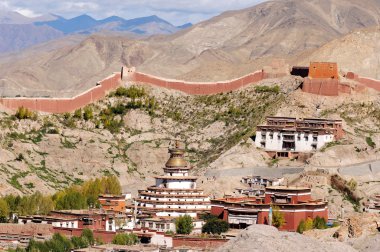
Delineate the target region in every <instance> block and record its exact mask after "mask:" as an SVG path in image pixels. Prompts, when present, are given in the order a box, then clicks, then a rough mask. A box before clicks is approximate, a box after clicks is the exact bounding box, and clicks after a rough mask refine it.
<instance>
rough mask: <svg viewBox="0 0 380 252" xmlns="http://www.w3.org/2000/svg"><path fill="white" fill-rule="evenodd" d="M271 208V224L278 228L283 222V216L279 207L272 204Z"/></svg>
mask: <svg viewBox="0 0 380 252" xmlns="http://www.w3.org/2000/svg"><path fill="white" fill-rule="evenodd" d="M272 209H273V214H272V224H273V226H275V227H276V228H280V227H282V226H283V225H284V224H285V216H284V214H283V213H281V212H280V208H279V207H278V206H274V207H272Z"/></svg>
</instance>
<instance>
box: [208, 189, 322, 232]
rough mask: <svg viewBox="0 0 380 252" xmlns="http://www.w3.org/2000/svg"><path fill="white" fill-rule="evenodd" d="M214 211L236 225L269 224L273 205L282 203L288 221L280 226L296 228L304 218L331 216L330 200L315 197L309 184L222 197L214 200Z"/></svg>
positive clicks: (233, 225)
mask: <svg viewBox="0 0 380 252" xmlns="http://www.w3.org/2000/svg"><path fill="white" fill-rule="evenodd" d="M211 204H212V206H211V214H213V215H216V216H218V217H219V218H220V219H223V220H225V221H227V222H228V223H229V224H230V226H231V227H233V228H246V227H247V226H250V225H253V224H269V211H270V207H271V206H278V207H279V209H280V213H282V214H284V217H285V224H284V225H283V226H282V227H280V230H286V231H296V230H297V227H298V225H299V223H300V222H301V220H306V219H307V218H311V219H314V218H316V217H317V216H319V217H321V218H324V219H325V220H326V221H327V219H328V208H327V202H325V201H322V200H312V198H311V189H310V188H306V187H286V186H274V187H267V188H266V190H265V195H264V196H263V197H243V198H222V199H215V200H211Z"/></svg>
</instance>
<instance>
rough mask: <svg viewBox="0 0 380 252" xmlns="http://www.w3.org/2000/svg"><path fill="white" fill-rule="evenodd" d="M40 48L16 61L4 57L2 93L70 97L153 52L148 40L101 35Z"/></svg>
mask: <svg viewBox="0 0 380 252" xmlns="http://www.w3.org/2000/svg"><path fill="white" fill-rule="evenodd" d="M59 43H62V41H59ZM50 46H54V45H50ZM37 50H38V52H37V53H36V52H33V49H31V50H28V51H26V53H27V54H28V56H26V57H23V56H18V57H19V59H16V60H13V58H12V57H8V59H5V60H0V76H1V77H0V87H2V88H1V91H0V92H1V93H0V95H4V96H15V95H26V96H41V95H42V96H51V97H63V96H66V97H70V96H73V95H75V94H78V93H80V92H82V91H84V90H86V89H88V88H90V87H93V86H95V84H96V82H98V81H99V80H101V79H103V78H105V77H106V76H108V75H110V74H112V72H115V71H120V68H121V66H122V65H126V64H127V65H138V64H140V63H141V61H142V60H143V58H147V57H149V54H150V50H149V48H147V46H146V42H143V41H133V40H129V39H128V38H126V37H107V36H97V35H94V36H92V37H90V38H87V39H85V40H83V41H82V42H81V43H80V44H77V45H75V46H72V45H69V46H63V47H60V48H59V49H58V50H52V51H46V50H45V49H44V48H41V49H37Z"/></svg>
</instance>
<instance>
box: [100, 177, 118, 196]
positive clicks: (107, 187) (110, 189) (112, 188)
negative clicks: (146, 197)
mask: <svg viewBox="0 0 380 252" xmlns="http://www.w3.org/2000/svg"><path fill="white" fill-rule="evenodd" d="M102 182H103V183H104V191H103V193H107V194H121V185H120V182H119V179H118V178H117V177H116V176H108V177H103V181H102Z"/></svg>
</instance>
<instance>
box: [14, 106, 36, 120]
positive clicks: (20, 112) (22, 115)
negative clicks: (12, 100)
mask: <svg viewBox="0 0 380 252" xmlns="http://www.w3.org/2000/svg"><path fill="white" fill-rule="evenodd" d="M15 116H16V118H17V119H19V120H22V119H33V120H36V119H37V114H36V113H34V112H32V111H30V110H29V109H27V108H24V107H20V108H18V109H17V111H16V114H15Z"/></svg>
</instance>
